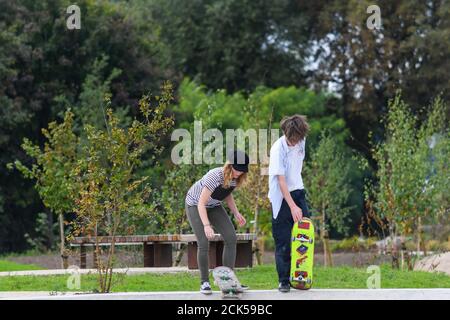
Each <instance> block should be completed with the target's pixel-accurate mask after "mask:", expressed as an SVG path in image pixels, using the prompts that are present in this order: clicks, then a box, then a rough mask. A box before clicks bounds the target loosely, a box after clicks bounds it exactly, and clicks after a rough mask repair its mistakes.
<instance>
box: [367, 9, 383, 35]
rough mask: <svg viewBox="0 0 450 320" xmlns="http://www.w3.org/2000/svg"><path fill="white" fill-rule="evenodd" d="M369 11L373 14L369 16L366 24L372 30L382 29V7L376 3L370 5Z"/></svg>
mask: <svg viewBox="0 0 450 320" xmlns="http://www.w3.org/2000/svg"><path fill="white" fill-rule="evenodd" d="M366 12H367V13H371V14H372V15H371V16H369V17H368V18H367V21H366V25H367V28H369V29H370V30H373V29H377V30H380V29H381V9H380V7H379V6H377V5H376V4H374V5H371V6H368V7H367V10H366Z"/></svg>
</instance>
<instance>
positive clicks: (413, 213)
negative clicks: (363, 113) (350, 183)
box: [366, 93, 450, 269]
mask: <svg viewBox="0 0 450 320" xmlns="http://www.w3.org/2000/svg"><path fill="white" fill-rule="evenodd" d="M388 108H389V112H388V115H387V117H386V120H385V125H386V138H385V141H383V142H381V143H379V144H376V145H375V146H374V159H375V160H376V161H377V166H378V171H377V174H376V178H377V180H376V184H368V185H367V187H366V188H367V190H366V201H367V202H368V204H369V207H371V208H373V210H374V212H375V214H376V215H377V216H378V217H379V218H380V219H384V220H386V222H387V227H388V228H389V229H388V231H389V234H390V236H391V237H394V238H396V237H397V236H401V239H402V243H401V248H400V257H398V251H399V250H398V248H397V247H396V246H395V244H394V243H393V244H392V249H391V253H392V255H393V264H394V265H396V266H398V265H397V261H399V260H400V261H401V267H402V268H403V267H404V262H405V260H406V262H407V263H408V268H409V269H412V267H413V262H414V261H412V259H409V258H410V256H411V255H410V254H408V255H407V258H408V259H405V252H404V250H405V246H404V240H405V239H406V237H408V236H413V235H416V240H417V244H418V245H417V246H418V249H420V242H421V239H420V228H421V225H422V224H424V223H426V222H428V223H433V222H436V221H438V220H439V218H440V217H442V216H445V214H448V211H449V207H450V205H449V197H448V194H449V191H450V189H449V183H448V177H449V171H448V158H449V157H450V154H449V152H450V139H449V129H448V121H447V115H448V109H447V107H446V105H445V104H444V102H443V100H442V99H440V98H437V99H435V100H434V102H433V103H432V104H431V106H430V107H429V109H430V110H429V112H425V113H426V116H425V117H426V119H427V120H426V121H425V122H424V123H422V124H419V123H418V117H417V116H414V115H413V114H412V113H411V111H410V107H409V106H408V105H407V104H406V103H405V102H404V101H403V100H402V98H401V94H400V93H398V94H397V95H396V97H395V99H392V100H391V101H390V102H389V106H388ZM424 111H425V110H424Z"/></svg>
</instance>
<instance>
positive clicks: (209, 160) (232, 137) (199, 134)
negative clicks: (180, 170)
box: [171, 121, 280, 165]
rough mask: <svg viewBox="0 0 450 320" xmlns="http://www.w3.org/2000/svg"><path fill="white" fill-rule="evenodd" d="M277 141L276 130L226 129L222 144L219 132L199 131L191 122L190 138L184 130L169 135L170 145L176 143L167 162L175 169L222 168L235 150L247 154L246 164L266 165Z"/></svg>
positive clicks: (210, 130)
mask: <svg viewBox="0 0 450 320" xmlns="http://www.w3.org/2000/svg"><path fill="white" fill-rule="evenodd" d="M279 137H280V130H279V129H270V130H269V129H248V130H245V131H244V130H243V129H226V130H225V140H224V135H223V133H222V132H221V131H220V130H219V129H217V128H212V129H207V130H205V131H203V125H202V121H195V122H194V131H193V134H191V133H190V132H189V131H188V130H186V129H175V130H174V131H173V132H172V135H171V141H178V143H177V144H176V145H175V146H174V147H173V148H172V152H171V159H172V162H173V163H174V164H177V165H179V164H223V163H224V161H225V159H226V154H227V153H228V152H230V151H232V150H236V149H239V150H248V152H247V154H248V156H249V160H250V164H257V163H259V164H262V165H268V163H269V157H268V154H269V151H270V147H271V146H272V145H273V143H274V142H275V141H276V140H277V139H278V138H279ZM180 140H181V141H180ZM269 141H270V144H269ZM247 145H248V148H246V146H247ZM235 146H236V147H237V148H235ZM224 153H226V154H224ZM238 161H239V159H238Z"/></svg>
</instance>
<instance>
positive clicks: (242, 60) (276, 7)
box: [142, 0, 308, 92]
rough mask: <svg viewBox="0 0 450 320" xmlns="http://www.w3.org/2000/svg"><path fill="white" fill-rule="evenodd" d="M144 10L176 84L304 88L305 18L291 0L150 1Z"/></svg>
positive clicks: (221, 86)
mask: <svg viewBox="0 0 450 320" xmlns="http://www.w3.org/2000/svg"><path fill="white" fill-rule="evenodd" d="M146 3H147V2H146ZM142 7H143V10H147V12H148V15H149V16H151V17H152V18H153V19H154V20H155V22H156V23H157V24H158V25H159V26H160V28H161V40H162V42H163V44H164V48H165V49H163V50H164V53H165V55H164V56H165V57H167V58H166V61H165V62H164V65H165V66H167V67H169V68H173V69H174V73H175V75H176V76H177V77H178V78H179V79H180V80H181V79H182V77H184V76H188V77H191V78H194V79H197V80H198V81H199V82H200V83H203V84H205V85H206V86H207V87H208V88H211V89H226V90H227V91H228V92H235V91H241V90H248V91H252V90H254V89H255V88H256V87H257V86H259V85H265V86H268V87H278V86H288V85H292V84H294V85H296V86H301V85H304V84H305V82H304V79H305V72H304V70H303V68H302V67H303V65H304V58H303V57H304V56H305V51H306V44H307V37H308V33H307V32H306V31H305V30H306V25H307V23H306V22H307V21H308V16H307V15H305V14H303V12H302V11H301V10H300V9H299V6H298V5H297V4H296V3H295V2H293V1H287V0H281V1H277V3H276V4H274V3H273V2H272V1H268V0H257V1H254V0H231V1H222V0H214V1H204V0H193V1H183V0H171V1H165V0H154V1H152V2H151V4H150V6H145V5H144V6H142Z"/></svg>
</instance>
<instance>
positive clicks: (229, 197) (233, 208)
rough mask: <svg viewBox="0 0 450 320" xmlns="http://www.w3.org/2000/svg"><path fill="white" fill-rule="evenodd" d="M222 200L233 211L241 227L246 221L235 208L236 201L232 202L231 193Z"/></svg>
mask: <svg viewBox="0 0 450 320" xmlns="http://www.w3.org/2000/svg"><path fill="white" fill-rule="evenodd" d="M224 200H225V202H226V203H227V205H228V208H230V210H231V212H233V214H234V217H235V218H236V220H237V221H238V223H239V226H240V227H242V226H243V225H245V224H246V222H247V221H246V220H245V218H244V216H243V215H242V214H241V213H240V212H239V210H238V209H237V207H236V202H234V198H233V195H232V194H231V193H230V194H229V195H228V197H226V198H225V199H224Z"/></svg>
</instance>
